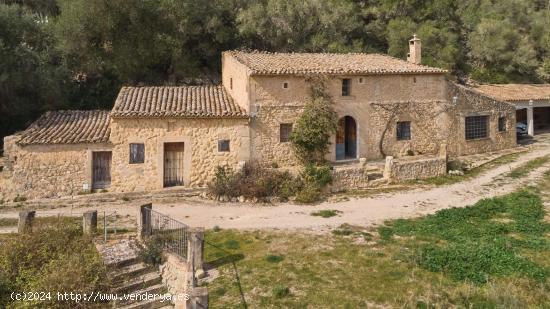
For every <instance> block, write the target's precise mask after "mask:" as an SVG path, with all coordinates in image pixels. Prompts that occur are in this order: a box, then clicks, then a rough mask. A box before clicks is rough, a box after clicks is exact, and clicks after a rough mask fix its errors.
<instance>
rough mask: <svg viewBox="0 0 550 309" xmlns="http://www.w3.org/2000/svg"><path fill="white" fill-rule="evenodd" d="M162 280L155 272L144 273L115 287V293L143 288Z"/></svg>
mask: <svg viewBox="0 0 550 309" xmlns="http://www.w3.org/2000/svg"><path fill="white" fill-rule="evenodd" d="M161 282H162V278H161V277H160V275H159V274H158V273H157V272H150V273H146V274H144V275H141V276H137V277H135V278H132V279H130V280H128V281H126V282H125V283H124V285H121V286H119V287H118V288H116V289H115V293H127V292H131V291H135V290H140V289H144V288H147V287H150V286H153V285H156V284H159V283H161Z"/></svg>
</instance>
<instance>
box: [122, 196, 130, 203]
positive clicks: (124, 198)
mask: <svg viewBox="0 0 550 309" xmlns="http://www.w3.org/2000/svg"><path fill="white" fill-rule="evenodd" d="M122 201H124V202H129V201H130V198H129V197H127V196H123V197H122Z"/></svg>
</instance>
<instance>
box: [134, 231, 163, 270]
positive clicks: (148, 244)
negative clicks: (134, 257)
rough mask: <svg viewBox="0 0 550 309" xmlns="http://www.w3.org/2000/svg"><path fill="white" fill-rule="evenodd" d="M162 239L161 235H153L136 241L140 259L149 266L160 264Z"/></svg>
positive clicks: (161, 259)
mask: <svg viewBox="0 0 550 309" xmlns="http://www.w3.org/2000/svg"><path fill="white" fill-rule="evenodd" d="M164 241H165V239H164V238H163V236H160V235H153V236H151V237H149V238H147V239H146V240H145V241H144V242H142V243H141V242H138V243H136V251H137V253H138V257H139V258H140V260H142V261H143V262H144V263H145V264H148V265H151V266H158V265H160V264H162V262H163V254H162V253H163V250H164Z"/></svg>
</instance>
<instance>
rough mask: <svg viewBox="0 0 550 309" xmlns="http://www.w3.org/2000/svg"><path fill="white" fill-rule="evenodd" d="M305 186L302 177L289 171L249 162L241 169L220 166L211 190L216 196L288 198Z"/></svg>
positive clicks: (210, 185)
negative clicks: (235, 169)
mask: <svg viewBox="0 0 550 309" xmlns="http://www.w3.org/2000/svg"><path fill="white" fill-rule="evenodd" d="M302 187H303V184H302V181H301V179H299V178H297V177H294V176H292V175H291V174H290V173H289V172H288V171H284V172H282V171H279V170H277V169H269V168H265V167H262V166H260V165H258V164H255V163H247V164H245V166H244V167H243V169H242V170H240V171H234V170H233V169H231V168H229V167H225V166H219V167H218V168H217V170H216V174H215V177H214V179H213V181H212V182H211V183H210V184H209V189H210V192H211V193H212V194H214V195H216V196H227V197H240V196H244V197H245V198H257V199H265V198H267V197H272V196H277V197H279V198H281V199H282V200H286V199H288V198H289V197H291V196H294V195H295V194H296V192H297V191H298V190H299V189H300V188H302Z"/></svg>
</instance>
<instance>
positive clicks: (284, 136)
mask: <svg viewBox="0 0 550 309" xmlns="http://www.w3.org/2000/svg"><path fill="white" fill-rule="evenodd" d="M291 133H292V123H281V124H280V126H279V141H280V142H281V143H286V142H288V141H290V134H291Z"/></svg>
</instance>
